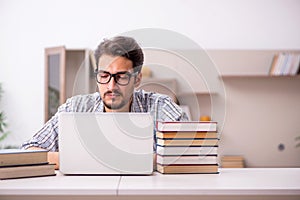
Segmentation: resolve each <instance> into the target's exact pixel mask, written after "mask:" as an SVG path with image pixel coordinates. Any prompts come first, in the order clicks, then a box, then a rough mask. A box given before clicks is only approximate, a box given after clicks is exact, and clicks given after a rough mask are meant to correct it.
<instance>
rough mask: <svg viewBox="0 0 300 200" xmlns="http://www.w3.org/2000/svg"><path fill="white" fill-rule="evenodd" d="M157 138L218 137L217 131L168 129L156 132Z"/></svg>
mask: <svg viewBox="0 0 300 200" xmlns="http://www.w3.org/2000/svg"><path fill="white" fill-rule="evenodd" d="M156 137H157V138H162V139H164V138H218V133H217V132H216V131H198V132H192V131H168V132H160V131H158V132H156Z"/></svg>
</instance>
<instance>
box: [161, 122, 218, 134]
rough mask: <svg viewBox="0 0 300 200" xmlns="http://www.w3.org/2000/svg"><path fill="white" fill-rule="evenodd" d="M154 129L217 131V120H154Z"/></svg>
mask: <svg viewBox="0 0 300 200" xmlns="http://www.w3.org/2000/svg"><path fill="white" fill-rule="evenodd" d="M156 131H192V132H195V131H215V132H216V131H217V122H212V121H172V122H163V121H157V122H156Z"/></svg>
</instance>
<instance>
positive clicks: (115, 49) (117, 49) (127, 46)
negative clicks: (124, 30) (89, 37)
mask: <svg viewBox="0 0 300 200" xmlns="http://www.w3.org/2000/svg"><path fill="white" fill-rule="evenodd" d="M104 54H106V55H110V56H122V57H125V58H127V59H129V60H131V61H132V64H133V68H134V71H138V72H140V70H141V68H142V65H143V63H144V54H143V51H142V49H141V47H140V46H139V45H138V43H137V42H136V41H135V40H134V39H133V38H131V37H126V36H116V37H113V38H111V39H104V41H103V42H101V43H100V44H99V46H98V48H97V49H96V51H95V59H96V64H97V69H98V64H99V63H98V62H99V58H100V57H101V56H102V55H104Z"/></svg>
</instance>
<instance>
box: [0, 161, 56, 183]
mask: <svg viewBox="0 0 300 200" xmlns="http://www.w3.org/2000/svg"><path fill="white" fill-rule="evenodd" d="M54 175H56V174H55V165H54V164H48V163H47V164H34V165H20V166H1V167H0V179H12V178H26V177H38V176H54Z"/></svg>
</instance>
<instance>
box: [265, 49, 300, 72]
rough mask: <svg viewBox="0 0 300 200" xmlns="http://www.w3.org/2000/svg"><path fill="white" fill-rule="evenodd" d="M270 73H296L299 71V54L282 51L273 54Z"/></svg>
mask: <svg viewBox="0 0 300 200" xmlns="http://www.w3.org/2000/svg"><path fill="white" fill-rule="evenodd" d="M269 73H270V75H296V74H299V73H300V54H299V53H298V54H296V53H287V52H282V53H278V54H276V55H275V56H274V58H273V62H272V65H271V68H270V72H269Z"/></svg>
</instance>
